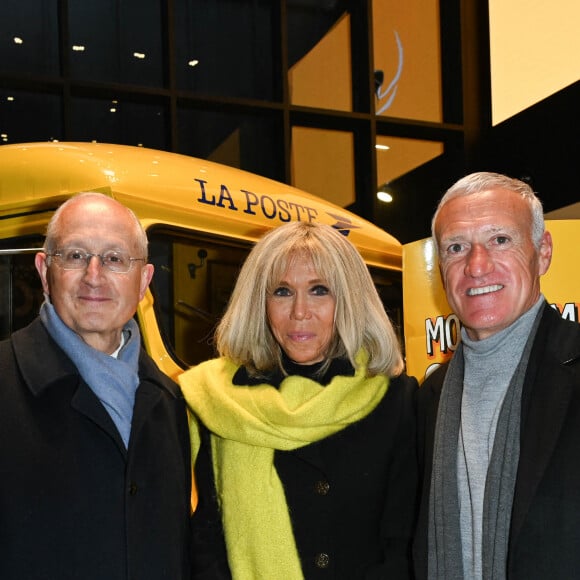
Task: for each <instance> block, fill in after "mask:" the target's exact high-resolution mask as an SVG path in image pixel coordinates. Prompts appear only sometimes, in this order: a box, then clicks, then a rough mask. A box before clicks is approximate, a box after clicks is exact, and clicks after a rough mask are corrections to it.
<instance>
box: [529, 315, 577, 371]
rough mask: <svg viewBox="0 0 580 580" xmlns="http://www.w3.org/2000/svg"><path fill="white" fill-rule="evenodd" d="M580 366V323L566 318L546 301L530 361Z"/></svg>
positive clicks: (572, 366)
mask: <svg viewBox="0 0 580 580" xmlns="http://www.w3.org/2000/svg"><path fill="white" fill-rule="evenodd" d="M540 360H541V362H542V363H543V364H548V365H550V364H552V365H556V366H560V365H564V366H566V367H571V368H574V367H576V368H580V324H578V322H572V321H570V320H564V319H563V318H562V316H561V315H560V313H559V312H558V311H557V310H556V309H555V308H552V307H551V306H550V305H549V304H547V303H546V305H545V307H544V310H543V312H542V318H541V320H540V324H539V326H538V331H537V333H536V337H535V339H534V345H533V347H532V353H531V355H530V361H531V362H532V366H533V363H534V361H535V362H538V361H540Z"/></svg>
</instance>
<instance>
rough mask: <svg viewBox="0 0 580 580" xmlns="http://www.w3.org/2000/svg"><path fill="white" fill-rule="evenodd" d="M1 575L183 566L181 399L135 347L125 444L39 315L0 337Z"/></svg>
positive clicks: (141, 572)
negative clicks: (132, 402) (136, 373)
mask: <svg viewBox="0 0 580 580" xmlns="http://www.w3.org/2000/svg"><path fill="white" fill-rule="evenodd" d="M0 377H1V379H0V384H1V387H0V578H2V580H41V579H42V580H81V579H82V580H162V579H167V580H182V579H185V578H189V540H190V537H189V524H190V492H191V488H190V486H191V467H190V450H189V436H188V426H187V416H186V411H185V403H184V400H183V398H182V396H181V393H180V391H179V388H178V387H177V385H176V384H175V383H173V382H172V381H170V380H169V379H168V378H167V377H166V376H165V375H163V374H162V373H161V372H160V371H159V370H158V369H157V367H156V366H155V364H154V362H153V361H152V360H151V359H150V358H149V357H148V356H147V355H146V354H145V352H144V351H142V353H141V356H140V361H139V377H140V381H141V382H140V384H139V387H138V389H137V393H136V400H135V409H134V415H133V423H132V429H131V437H130V442H129V449H128V450H126V449H125V447H124V445H123V443H122V441H121V438H120V436H119V433H118V431H117V430H116V428H115V426H114V424H113V422H112V420H111V418H110V417H109V415H108V413H107V411H106V410H105V408H104V407H103V406H102V404H101V403H100V402H99V400H98V399H97V397H96V396H95V394H94V393H93V391H92V390H91V389H90V388H89V387H88V386H87V384H86V383H85V382H84V381H83V380H82V378H81V377H80V376H79V373H78V371H77V369H76V367H75V366H74V365H73V364H72V362H71V361H70V360H69V359H68V357H67V356H66V355H65V354H64V352H63V351H62V350H61V349H60V348H59V347H58V345H57V344H56V343H55V342H54V341H53V340H52V338H51V337H50V336H49V335H48V333H47V332H46V330H45V328H44V326H43V324H42V323H41V322H40V320H38V319H37V320H35V321H34V322H33V323H32V324H31V325H30V326H28V327H27V328H25V329H23V330H21V331H18V332H16V333H14V334H13V335H12V337H11V339H9V340H6V341H3V342H2V343H0Z"/></svg>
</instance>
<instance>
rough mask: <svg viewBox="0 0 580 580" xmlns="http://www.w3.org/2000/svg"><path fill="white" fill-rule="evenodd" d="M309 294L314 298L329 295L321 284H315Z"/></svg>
mask: <svg viewBox="0 0 580 580" xmlns="http://www.w3.org/2000/svg"><path fill="white" fill-rule="evenodd" d="M310 292H311V293H312V294H314V295H315V296H326V295H327V294H329V293H330V290H329V289H328V288H327V287H326V286H324V285H323V284H317V285H316V286H314V287H313V288H312V290H311V291H310Z"/></svg>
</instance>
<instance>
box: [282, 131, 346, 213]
mask: <svg viewBox="0 0 580 580" xmlns="http://www.w3.org/2000/svg"><path fill="white" fill-rule="evenodd" d="M292 185H294V186H296V187H298V188H299V189H302V190H304V191H307V192H309V193H313V194H314V195H318V196H319V197H322V198H324V199H326V200H328V201H331V202H333V203H335V204H337V205H339V206H341V207H347V206H349V205H351V204H353V203H354V202H355V201H356V194H355V187H354V140H353V135H352V133H351V132H348V131H329V130H326V129H310V128H307V127H293V128H292Z"/></svg>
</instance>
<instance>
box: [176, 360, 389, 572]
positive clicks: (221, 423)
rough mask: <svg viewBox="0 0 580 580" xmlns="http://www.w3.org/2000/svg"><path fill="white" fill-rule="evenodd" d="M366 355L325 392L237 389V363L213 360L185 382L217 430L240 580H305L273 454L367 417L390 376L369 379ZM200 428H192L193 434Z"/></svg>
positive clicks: (195, 407)
mask: <svg viewBox="0 0 580 580" xmlns="http://www.w3.org/2000/svg"><path fill="white" fill-rule="evenodd" d="M366 360H367V356H366V354H365V353H363V352H361V353H360V354H359V355H358V356H357V361H356V362H357V370H356V372H355V375H354V376H348V377H347V376H336V377H334V378H333V379H332V381H331V382H330V383H329V384H328V385H327V386H325V387H323V386H321V385H320V384H318V383H316V382H315V381H313V380H311V379H308V378H305V377H300V376H292V377H287V378H286V379H284V381H283V382H282V383H281V385H280V388H279V389H277V388H275V387H273V386H271V385H266V384H262V385H256V386H237V385H234V384H233V383H232V380H233V377H234V375H235V373H236V371H237V370H238V368H239V367H238V366H237V365H235V364H233V363H232V362H231V361H229V360H228V359H224V358H219V359H213V360H210V361H207V362H204V363H201V364H200V365H198V366H196V367H194V368H192V369H190V370H188V371H186V372H185V373H183V374H182V375H181V376H180V377H179V382H180V384H181V388H182V390H183V394H184V396H185V399H186V400H187V403H188V405H189V407H190V408H191V409H192V411H193V412H194V413H195V414H196V415H197V416H198V417H199V419H200V420H201V421H202V422H203V423H204V424H205V425H206V426H207V427H208V429H209V430H210V431H211V433H212V437H211V439H212V453H213V464H214V474H215V481H216V488H217V492H218V498H219V501H220V507H221V511H222V519H223V525H224V531H225V537H226V545H227V550H228V561H229V565H230V568H231V571H232V575H233V578H234V579H235V580H265V579H267V580H278V579H279V580H295V579H302V578H303V575H302V568H301V565H300V559H299V557H298V553H297V550H296V543H295V541H294V535H293V533H292V524H291V522H290V516H289V514H288V507H287V505H286V500H285V496H284V489H283V487H282V483H281V482H280V479H279V477H278V474H277V473H276V470H275V468H274V450H276V449H279V450H285V451H288V450H291V449H297V448H299V447H303V446H305V445H309V444H310V443H313V442H315V441H319V440H320V439H324V438H325V437H328V436H330V435H332V434H334V433H336V432H338V431H340V430H341V429H344V428H345V427H348V426H349V425H350V424H351V423H354V422H356V421H358V420H360V419H362V418H363V417H365V416H366V415H368V414H369V413H370V412H371V411H372V410H373V409H374V408H375V407H376V406H377V405H378V403H379V402H380V401H381V399H382V398H383V397H384V395H385V393H386V391H387V387H388V383H389V381H388V378H387V377H386V376H384V375H380V376H376V377H372V378H367V377H366V376H365V375H366ZM195 432H196V430H195V429H192V434H195Z"/></svg>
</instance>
